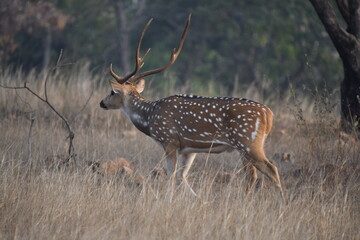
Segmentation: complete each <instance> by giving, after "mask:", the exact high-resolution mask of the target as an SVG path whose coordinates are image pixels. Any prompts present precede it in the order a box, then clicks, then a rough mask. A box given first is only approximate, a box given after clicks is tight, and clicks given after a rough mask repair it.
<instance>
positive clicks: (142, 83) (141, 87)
mask: <svg viewBox="0 0 360 240" xmlns="http://www.w3.org/2000/svg"><path fill="white" fill-rule="evenodd" d="M135 88H136V91H137V92H138V93H142V91H144V88H145V79H140V81H138V82H137V83H136V84H135Z"/></svg>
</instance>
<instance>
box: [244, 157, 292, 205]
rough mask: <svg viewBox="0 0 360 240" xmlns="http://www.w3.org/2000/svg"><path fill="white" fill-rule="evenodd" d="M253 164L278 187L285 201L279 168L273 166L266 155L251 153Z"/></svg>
mask: <svg viewBox="0 0 360 240" xmlns="http://www.w3.org/2000/svg"><path fill="white" fill-rule="evenodd" d="M250 156H251V160H252V161H251V163H252V164H253V166H255V167H256V168H257V169H258V170H259V171H261V172H262V173H263V174H265V175H266V176H267V177H268V178H269V179H270V180H271V181H272V182H273V183H275V185H276V187H277V188H278V189H279V191H280V194H281V197H282V198H283V200H285V197H284V193H283V190H282V187H281V182H280V175H279V172H278V169H277V167H276V166H275V165H274V164H272V163H271V162H270V161H269V160H268V159H267V158H266V156H265V154H264V153H261V152H260V153H259V152H258V153H257V154H256V153H250Z"/></svg>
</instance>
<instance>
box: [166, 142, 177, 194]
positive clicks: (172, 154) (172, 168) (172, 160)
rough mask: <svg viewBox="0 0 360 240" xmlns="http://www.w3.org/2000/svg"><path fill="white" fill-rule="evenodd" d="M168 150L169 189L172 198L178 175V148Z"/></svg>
mask: <svg viewBox="0 0 360 240" xmlns="http://www.w3.org/2000/svg"><path fill="white" fill-rule="evenodd" d="M165 152H166V175H167V182H168V190H170V196H169V197H170V199H172V195H173V194H172V193H173V190H174V180H175V176H176V168H177V159H176V150H167V149H165Z"/></svg>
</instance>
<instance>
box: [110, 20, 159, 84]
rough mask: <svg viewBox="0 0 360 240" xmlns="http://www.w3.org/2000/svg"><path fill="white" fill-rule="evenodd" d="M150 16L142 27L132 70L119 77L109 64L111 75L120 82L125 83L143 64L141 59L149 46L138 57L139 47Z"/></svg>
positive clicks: (148, 24) (149, 22)
mask: <svg viewBox="0 0 360 240" xmlns="http://www.w3.org/2000/svg"><path fill="white" fill-rule="evenodd" d="M152 20H153V19H152V18H151V19H150V20H149V21H148V22H147V24H146V25H145V27H144V30H143V31H142V33H141V35H140V38H139V41H138V44H137V47H136V56H135V61H136V65H135V69H134V71H132V72H131V73H129V74H127V75H126V76H124V77H123V78H121V77H120V76H119V75H117V74H116V73H115V72H114V71H113V70H112V64H110V73H111V75H112V76H113V77H114V78H115V79H116V81H117V82H118V83H120V84H123V83H125V82H126V81H127V80H129V79H130V78H131V77H133V76H134V75H135V74H136V73H137V72H138V71H139V70H140V69H141V68H142V66H143V65H144V63H143V60H144V58H145V56H146V55H147V54H148V53H149V52H150V50H151V48H149V49H148V50H147V51H146V52H145V54H144V55H143V56H142V57H139V55H140V47H141V43H142V40H143V38H144V35H145V32H146V31H147V29H148V28H149V26H150V24H151V22H152Z"/></svg>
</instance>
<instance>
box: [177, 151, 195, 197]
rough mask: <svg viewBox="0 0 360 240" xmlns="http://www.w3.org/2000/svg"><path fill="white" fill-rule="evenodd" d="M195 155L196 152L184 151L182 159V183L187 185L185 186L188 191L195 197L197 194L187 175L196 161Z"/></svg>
mask: <svg viewBox="0 0 360 240" xmlns="http://www.w3.org/2000/svg"><path fill="white" fill-rule="evenodd" d="M195 156H196V153H183V154H182V155H181V157H182V159H181V161H180V162H181V166H180V167H181V169H180V179H181V181H182V183H183V184H184V185H185V188H186V189H187V190H188V192H189V193H190V194H191V196H193V197H197V195H196V193H195V192H194V190H193V189H192V188H191V187H190V185H189V183H188V181H187V179H186V177H187V174H188V173H189V170H190V168H191V165H192V164H193V162H194V159H195Z"/></svg>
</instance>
